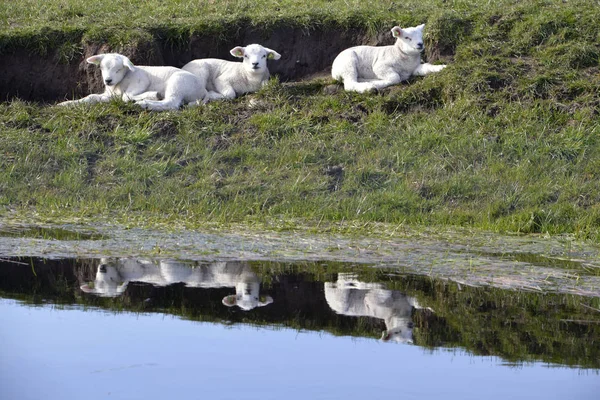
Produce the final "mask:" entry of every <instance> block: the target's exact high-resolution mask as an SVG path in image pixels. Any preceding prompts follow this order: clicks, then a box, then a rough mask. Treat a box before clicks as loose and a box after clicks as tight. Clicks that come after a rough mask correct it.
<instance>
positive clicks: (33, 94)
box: [0, 28, 393, 102]
mask: <svg viewBox="0 0 600 400" xmlns="http://www.w3.org/2000/svg"><path fill="white" fill-rule="evenodd" d="M251 43H260V44H262V45H264V46H266V47H269V48H272V49H274V50H276V51H278V52H279V53H281V55H282V57H281V59H280V60H278V61H274V62H270V63H269V69H270V71H271V73H272V75H277V76H279V78H280V79H281V80H282V81H291V80H298V79H301V78H305V77H308V76H311V75H314V74H317V73H325V72H328V71H329V68H330V67H331V63H332V62H333V59H334V58H335V56H336V55H337V54H338V53H339V52H340V51H342V50H343V49H345V48H348V47H350V46H355V45H359V44H369V45H384V44H391V43H393V39H392V37H391V35H390V34H389V32H387V31H386V32H382V33H380V34H378V35H376V36H373V35H371V36H370V35H368V34H367V33H366V32H365V31H361V30H358V29H345V30H344V29H336V28H329V29H327V28H324V29H322V30H305V29H301V28H279V29H276V30H274V31H272V32H269V33H268V34H267V33H265V32H261V31H259V30H256V29H247V30H240V31H239V32H238V33H237V34H235V35H233V37H230V38H226V39H219V38H215V37H212V36H209V35H206V36H202V35H194V36H191V37H190V38H189V40H188V41H187V43H184V44H180V45H178V46H172V45H171V44H170V43H167V42H166V41H165V40H161V39H159V38H157V39H155V40H154V41H153V42H150V43H143V44H141V45H137V46H129V45H128V46H126V48H125V49H113V48H110V46H109V45H107V44H103V43H86V44H84V45H83V47H82V52H81V56H80V57H77V58H75V59H73V60H72V61H71V62H70V63H66V62H64V61H63V62H61V61H60V60H59V50H56V49H55V50H50V51H48V52H47V55H45V56H40V55H37V54H32V53H31V52H30V51H28V50H26V49H17V50H15V51H13V52H11V53H9V54H4V55H3V56H2V57H1V58H0V99H2V100H9V99H12V98H20V99H23V100H29V101H46V102H54V101H58V100H64V99H65V98H72V97H80V96H82V95H85V94H87V93H91V92H100V91H102V89H103V85H102V81H101V76H100V72H99V70H98V68H96V67H94V66H92V65H89V64H87V63H86V62H85V59H86V58H87V57H89V56H92V55H94V54H99V53H106V52H110V51H119V52H122V53H123V54H126V55H127V56H129V57H130V58H131V60H132V61H133V63H134V64H138V65H172V66H175V67H181V66H183V65H184V64H186V63H187V62H189V61H190V60H193V59H196V58H207V57H214V58H222V59H226V60H234V58H233V57H232V56H231V55H230V54H229V50H230V49H232V48H233V47H235V46H238V45H247V44H251Z"/></svg>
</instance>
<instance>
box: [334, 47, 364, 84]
mask: <svg viewBox="0 0 600 400" xmlns="http://www.w3.org/2000/svg"><path fill="white" fill-rule="evenodd" d="M358 63H359V60H358V56H357V55H356V53H355V52H354V51H350V52H348V53H347V54H345V55H343V56H338V58H336V59H335V60H334V62H333V65H332V67H331V74H332V75H333V78H334V79H339V80H341V81H343V82H344V90H346V91H351V92H359V93H364V92H368V91H370V90H373V89H375V88H374V87H373V85H372V84H371V82H360V78H359V76H358V67H357V66H358Z"/></svg>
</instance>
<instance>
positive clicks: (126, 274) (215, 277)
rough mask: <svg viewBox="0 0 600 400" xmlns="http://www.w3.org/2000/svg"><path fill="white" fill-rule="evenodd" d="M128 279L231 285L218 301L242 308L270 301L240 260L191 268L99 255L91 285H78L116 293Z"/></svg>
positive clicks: (106, 293) (101, 293)
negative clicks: (232, 290)
mask: <svg viewBox="0 0 600 400" xmlns="http://www.w3.org/2000/svg"><path fill="white" fill-rule="evenodd" d="M129 282H145V283H150V284H152V285H154V286H168V285H171V284H175V283H184V284H185V285H186V286H188V287H196V288H204V289H209V288H221V287H234V288H235V292H236V294H232V295H228V296H225V297H224V298H223V300H222V303H223V304H224V305H225V306H227V307H232V306H238V307H240V308H241V309H242V310H245V311H249V310H252V309H254V308H256V307H263V306H266V305H268V304H271V303H272V302H273V298H272V297H271V296H268V295H266V296H265V295H260V293H259V292H260V283H261V280H260V278H259V277H258V275H256V274H255V273H254V272H253V271H252V269H251V268H250V265H248V264H247V263H244V262H215V263H212V264H201V265H196V266H194V268H191V266H190V265H189V264H186V263H182V262H179V261H172V260H160V261H159V262H158V263H154V262H152V261H150V260H145V259H138V258H116V259H113V258H102V259H101V260H100V265H98V270H97V272H96V277H95V280H94V282H93V285H90V284H84V285H81V286H80V288H81V290H82V291H84V292H85V293H91V294H95V295H97V296H101V297H117V296H120V295H122V294H123V293H124V292H125V290H126V289H127V285H128V284H129Z"/></svg>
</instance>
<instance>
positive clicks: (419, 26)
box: [417, 24, 425, 31]
mask: <svg viewBox="0 0 600 400" xmlns="http://www.w3.org/2000/svg"><path fill="white" fill-rule="evenodd" d="M423 28H425V24H421V25H418V26H417V29H418V30H420V31H422V30H423Z"/></svg>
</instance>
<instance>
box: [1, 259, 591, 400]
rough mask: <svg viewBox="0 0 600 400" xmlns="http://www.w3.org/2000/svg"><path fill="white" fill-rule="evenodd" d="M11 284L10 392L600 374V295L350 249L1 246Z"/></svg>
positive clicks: (390, 391) (537, 390) (537, 379)
mask: <svg viewBox="0 0 600 400" xmlns="http://www.w3.org/2000/svg"><path fill="white" fill-rule="evenodd" d="M0 297H2V299H0V343H2V351H1V354H2V356H1V357H0V398H2V399H40V398H45V399H80V398H87V399H138V398H139V399H148V398H165V397H166V398H177V397H185V398H190V397H192V398H196V397H202V398H216V399H232V398H245V399H279V398H283V397H285V398H291V399H339V398H350V399H355V398H356V399H380V398H381V399H383V398H385V399H389V398H403V399H411V398H415V399H416V398H419V399H422V398H434V397H436V398H442V397H443V398H450V399H471V398H473V399H475V398H477V399H481V398H485V399H497V398H498V399H499V398H504V399H506V398H509V399H521V398H522V399H537V398H540V399H554V398H557V399H558V398H560V399H596V398H597V394H598V389H600V376H599V371H600V349H599V346H598V339H599V338H600V324H599V323H600V312H598V311H597V310H596V309H598V300H599V299H598V298H590V297H583V296H575V295H563V294H539V293H524V292H516V291H506V290H500V289H494V288H489V287H488V288H472V287H465V286H459V285H457V284H455V283H451V282H447V281H438V280H435V279H431V278H429V277H423V276H418V275H410V274H408V275H406V274H400V273H395V272H393V271H389V270H387V271H379V270H377V271H374V270H372V269H368V268H363V267H359V266H357V265H348V264H341V263H301V264H288V263H265V262H260V263H258V262H255V263H245V262H227V263H217V262H214V263H200V262H175V261H173V260H166V259H162V260H161V259H135V258H126V259H102V260H101V259H83V260H79V259H63V260H48V259H25V258H21V259H18V260H17V259H11V260H1V261H0ZM382 338H383V339H382ZM385 339H387V340H385Z"/></svg>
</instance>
